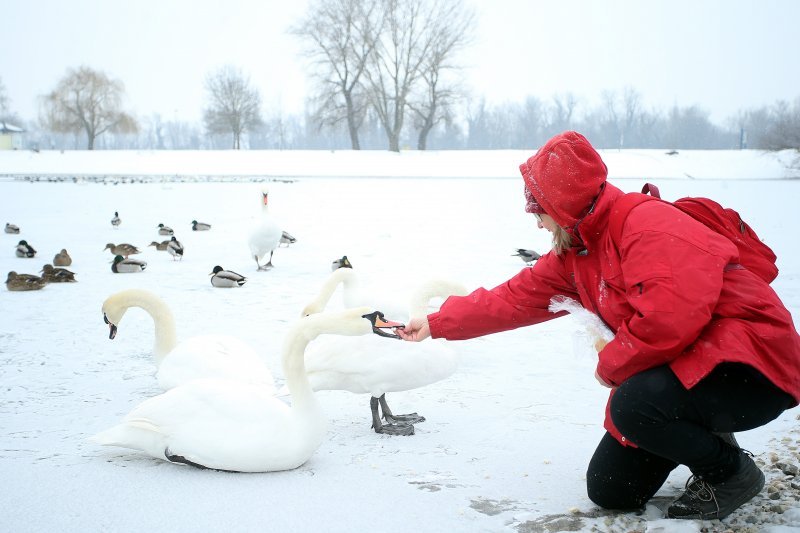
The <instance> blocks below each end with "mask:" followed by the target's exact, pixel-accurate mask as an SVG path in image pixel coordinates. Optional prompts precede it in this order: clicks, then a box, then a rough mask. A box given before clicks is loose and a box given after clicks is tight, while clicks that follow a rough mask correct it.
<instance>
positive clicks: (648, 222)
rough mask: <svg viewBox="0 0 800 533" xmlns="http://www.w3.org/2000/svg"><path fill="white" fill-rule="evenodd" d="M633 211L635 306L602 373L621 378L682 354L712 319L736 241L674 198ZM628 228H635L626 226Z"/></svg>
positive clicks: (627, 256)
mask: <svg viewBox="0 0 800 533" xmlns="http://www.w3.org/2000/svg"><path fill="white" fill-rule="evenodd" d="M653 204H654V205H653V206H652V207H651V206H648V208H645V207H644V206H642V207H641V208H637V209H634V210H633V211H631V214H630V215H629V218H628V220H627V221H626V228H644V229H640V230H637V231H630V229H626V230H625V231H623V235H622V239H621V246H620V255H621V268H622V274H623V281H624V284H625V291H626V294H627V301H628V303H629V304H630V306H631V307H632V308H633V311H634V312H633V313H632V314H631V315H630V317H628V318H627V319H625V320H624V321H623V322H622V324H621V326H620V327H619V328H618V330H617V334H616V336H615V338H614V340H613V341H611V342H609V343H608V344H607V345H606V347H605V348H604V349H603V350H602V351H601V352H600V356H599V362H598V365H597V373H598V374H599V375H600V377H602V378H603V379H604V380H605V381H606V382H608V383H610V384H612V385H618V384H620V383H622V382H623V381H625V380H626V379H627V378H629V377H630V376H632V375H634V374H636V373H638V372H641V371H642V370H646V369H648V368H653V367H655V366H658V365H662V364H667V363H669V362H670V361H672V360H673V359H675V358H676V357H678V356H679V355H680V354H681V353H682V352H683V351H684V350H685V349H686V348H687V347H688V346H689V345H690V344H691V343H692V342H694V340H695V339H697V337H698V336H699V335H700V332H701V331H702V330H703V328H704V327H706V326H707V325H708V324H709V323H710V322H711V318H712V313H713V310H714V308H715V306H716V304H717V301H718V299H719V295H720V292H721V291H722V283H723V273H724V269H725V266H726V265H727V264H728V263H729V262H731V261H735V260H736V258H737V257H738V253H737V250H736V247H735V246H734V245H733V243H731V242H730V241H728V240H727V239H725V238H724V237H722V236H720V235H719V234H717V233H716V232H714V231H712V230H710V229H708V228H706V227H705V226H704V225H703V224H701V223H700V222H697V221H696V220H694V219H691V217H689V216H688V215H684V214H682V213H679V212H677V210H676V209H674V208H672V207H671V206H664V205H658V204H656V203H655V202H653ZM665 209H667V210H668V211H664V210H665ZM626 233H627V234H626Z"/></svg>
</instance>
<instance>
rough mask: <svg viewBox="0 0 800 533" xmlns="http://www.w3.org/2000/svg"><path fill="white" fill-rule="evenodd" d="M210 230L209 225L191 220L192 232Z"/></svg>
mask: <svg viewBox="0 0 800 533" xmlns="http://www.w3.org/2000/svg"><path fill="white" fill-rule="evenodd" d="M210 229H211V224H206V223H205V222H198V221H196V220H192V231H208V230H210Z"/></svg>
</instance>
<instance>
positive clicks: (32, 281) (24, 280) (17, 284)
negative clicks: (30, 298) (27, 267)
mask: <svg viewBox="0 0 800 533" xmlns="http://www.w3.org/2000/svg"><path fill="white" fill-rule="evenodd" d="M45 285H47V280H46V279H44V278H40V277H39V276H34V275H33V274H17V273H16V272H14V271H13V270H12V271H11V272H9V273H8V277H7V278H6V288H7V289H8V290H10V291H38V290H39V289H42V288H44V286H45Z"/></svg>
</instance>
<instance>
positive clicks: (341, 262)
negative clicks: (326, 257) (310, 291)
mask: <svg viewBox="0 0 800 533" xmlns="http://www.w3.org/2000/svg"><path fill="white" fill-rule="evenodd" d="M339 268H353V263H351V262H350V260H349V259H348V258H347V256H346V255H343V256H342V257H341V258H340V259H336V260H334V261H332V262H331V270H332V271H334V272H335V271H336V270H337V269H339Z"/></svg>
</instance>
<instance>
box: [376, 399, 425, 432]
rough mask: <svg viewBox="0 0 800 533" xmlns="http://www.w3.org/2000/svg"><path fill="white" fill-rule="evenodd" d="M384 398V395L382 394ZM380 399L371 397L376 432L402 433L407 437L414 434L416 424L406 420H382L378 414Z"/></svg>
mask: <svg viewBox="0 0 800 533" xmlns="http://www.w3.org/2000/svg"><path fill="white" fill-rule="evenodd" d="M381 398H383V396H381ZM378 404H379V399H378V398H375V397H374V396H373V397H372V398H370V400H369V405H370V409H371V411H372V429H374V430H375V433H384V434H386V435H400V436H403V437H407V436H409V435H413V434H414V425H413V424H407V423H405V422H398V423H391V422H390V423H388V424H384V423H382V422H381V416H380V415H379V414H378Z"/></svg>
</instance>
